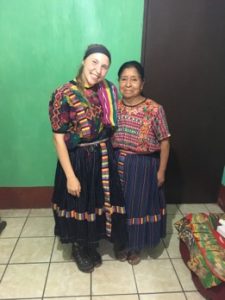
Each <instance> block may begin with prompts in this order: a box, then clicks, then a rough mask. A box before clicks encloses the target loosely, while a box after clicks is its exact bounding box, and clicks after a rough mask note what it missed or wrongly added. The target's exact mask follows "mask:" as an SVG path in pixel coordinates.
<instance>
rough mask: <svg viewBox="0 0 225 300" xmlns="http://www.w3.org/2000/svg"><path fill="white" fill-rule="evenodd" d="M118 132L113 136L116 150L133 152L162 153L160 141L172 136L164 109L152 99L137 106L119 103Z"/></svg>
mask: <svg viewBox="0 0 225 300" xmlns="http://www.w3.org/2000/svg"><path fill="white" fill-rule="evenodd" d="M117 113H118V130H117V131H116V133H115V134H114V136H113V139H112V142H113V146H114V148H120V149H124V150H127V151H131V152H138V153H142V152H144V153H146V152H147V153H153V152H157V151H160V141H162V140H163V139H166V138H168V137H169V136H170V133H169V130H168V125H167V121H166V116H165V112H164V109H163V107H162V106H161V105H159V104H157V103H155V102H154V101H152V100H151V99H146V100H145V101H143V102H142V103H140V104H138V105H136V106H128V105H125V104H124V103H123V102H122V101H119V103H118V112H117Z"/></svg>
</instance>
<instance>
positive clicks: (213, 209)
mask: <svg viewBox="0 0 225 300" xmlns="http://www.w3.org/2000/svg"><path fill="white" fill-rule="evenodd" d="M205 206H206V208H207V209H208V211H209V212H211V213H225V212H224V211H223V210H222V209H221V208H220V207H219V205H218V204H216V203H206V204H205Z"/></svg>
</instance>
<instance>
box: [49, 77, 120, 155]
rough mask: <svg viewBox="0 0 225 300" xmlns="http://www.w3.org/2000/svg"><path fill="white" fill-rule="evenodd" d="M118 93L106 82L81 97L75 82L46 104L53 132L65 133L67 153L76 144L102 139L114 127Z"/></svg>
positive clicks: (60, 90)
mask: <svg viewBox="0 0 225 300" xmlns="http://www.w3.org/2000/svg"><path fill="white" fill-rule="evenodd" d="M116 102H117V89H116V87H115V86H114V85H113V84H112V83H111V82H109V81H106V80H104V82H102V83H100V84H98V85H95V86H94V87H92V88H86V89H85V90H84V95H82V94H81V93H80V91H79V90H78V88H77V85H76V82H75V81H73V80H72V81H70V82H68V83H66V84H64V85H63V86H61V87H60V88H58V89H57V90H56V91H55V92H54V93H53V95H52V98H51V100H50V102H49V116H50V121H51V125H52V130H53V132H55V133H64V134H65V135H64V139H65V142H66V145H67V147H68V149H73V148H74V147H75V146H76V145H77V144H78V143H81V142H85V141H94V140H98V139H102V138H105V137H107V135H109V132H110V130H109V128H111V129H113V128H114V127H115V125H116V119H115V118H116Z"/></svg>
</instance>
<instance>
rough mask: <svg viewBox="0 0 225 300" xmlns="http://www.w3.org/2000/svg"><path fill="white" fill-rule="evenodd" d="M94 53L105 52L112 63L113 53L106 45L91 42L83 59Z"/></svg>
mask: <svg viewBox="0 0 225 300" xmlns="http://www.w3.org/2000/svg"><path fill="white" fill-rule="evenodd" d="M93 53H103V54H105V55H106V56H107V57H108V59H109V61H110V63H111V54H110V52H109V50H108V49H107V48H106V47H105V46H103V45H101V44H91V45H89V46H88V48H87V50H86V51H85V53H84V57H83V59H85V58H87V57H88V56H89V55H91V54H93Z"/></svg>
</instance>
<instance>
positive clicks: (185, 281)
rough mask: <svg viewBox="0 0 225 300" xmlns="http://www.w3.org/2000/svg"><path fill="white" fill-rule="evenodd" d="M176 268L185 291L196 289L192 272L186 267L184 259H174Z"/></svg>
mask: <svg viewBox="0 0 225 300" xmlns="http://www.w3.org/2000/svg"><path fill="white" fill-rule="evenodd" d="M172 262H173V265H174V268H175V270H176V272H177V274H178V277H179V279H180V282H181V284H182V287H183V289H184V290H185V291H196V287H195V285H194V283H193V281H192V278H191V272H190V270H189V269H188V268H187V267H186V265H185V263H184V262H183V260H182V259H172Z"/></svg>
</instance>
